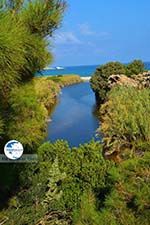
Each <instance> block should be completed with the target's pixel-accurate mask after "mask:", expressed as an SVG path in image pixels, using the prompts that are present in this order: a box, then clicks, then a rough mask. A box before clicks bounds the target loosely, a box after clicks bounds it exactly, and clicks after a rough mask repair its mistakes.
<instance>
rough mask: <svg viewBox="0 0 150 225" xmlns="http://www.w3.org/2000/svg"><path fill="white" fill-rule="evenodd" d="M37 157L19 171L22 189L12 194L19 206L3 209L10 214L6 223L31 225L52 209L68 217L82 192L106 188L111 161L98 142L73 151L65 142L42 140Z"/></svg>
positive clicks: (78, 202) (76, 206)
mask: <svg viewBox="0 0 150 225" xmlns="http://www.w3.org/2000/svg"><path fill="white" fill-rule="evenodd" d="M38 156H39V161H38V163H37V164H31V165H30V164H29V165H26V166H25V167H24V169H23V170H22V172H20V184H21V186H22V191H20V192H19V193H18V194H17V196H16V197H15V202H17V204H18V205H17V206H16V203H15V207H12V204H11V206H10V207H9V208H8V211H5V215H7V216H8V215H9V223H8V224H12V223H16V221H17V224H18V225H19V224H20V225H21V224H24V223H25V222H26V223H27V224H34V223H35V222H36V221H38V220H39V219H40V218H43V219H44V217H45V215H46V213H47V212H49V213H52V212H55V215H56V217H57V215H58V218H59V214H60V212H61V213H63V212H65V213H67V215H70V216H71V214H72V213H73V211H74V210H76V209H78V208H79V206H80V200H81V199H82V195H83V192H84V191H85V192H86V191H87V192H88V191H90V190H93V192H96V190H97V189H101V188H102V189H103V188H104V187H105V176H106V170H107V169H108V168H109V165H110V162H108V163H106V162H105V160H104V159H103V157H102V155H101V145H100V144H99V143H97V142H94V141H92V142H91V143H89V144H85V145H83V146H80V147H79V148H74V149H72V150H71V149H70V148H69V146H68V143H67V142H64V141H57V142H56V143H54V144H52V143H44V144H43V145H42V146H41V147H40V148H39V149H38ZM74 159H76V160H74ZM24 190H27V191H24ZM13 199H14V197H13ZM13 199H12V201H10V202H11V203H12V202H13ZM16 207H17V210H16ZM20 215H23V216H20ZM33 215H34V216H33ZM18 218H20V219H18ZM52 219H53V217H51V220H50V222H51V223H50V224H52Z"/></svg>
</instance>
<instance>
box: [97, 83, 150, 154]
mask: <svg viewBox="0 0 150 225" xmlns="http://www.w3.org/2000/svg"><path fill="white" fill-rule="evenodd" d="M100 113H101V115H102V124H101V131H102V132H103V133H104V143H105V148H106V149H107V151H108V149H109V151H110V152H111V151H117V152H118V154H119V155H122V157H123V158H124V157H127V155H128V157H132V156H133V154H141V151H142V152H144V151H148V150H149V148H150V119H149V113H150V90H149V89H142V90H137V89H136V88H133V87H122V86H118V87H115V88H113V89H112V91H111V92H110V93H109V95H108V101H107V102H106V103H105V104H104V105H102V107H101V110H100Z"/></svg>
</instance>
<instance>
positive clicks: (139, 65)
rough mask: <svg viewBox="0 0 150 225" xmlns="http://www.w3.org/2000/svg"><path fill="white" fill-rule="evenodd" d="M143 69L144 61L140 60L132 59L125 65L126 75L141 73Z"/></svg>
mask: <svg viewBox="0 0 150 225" xmlns="http://www.w3.org/2000/svg"><path fill="white" fill-rule="evenodd" d="M144 70H145V66H144V63H143V62H142V61H141V60H134V61H133V62H131V63H130V64H128V65H127V66H126V75H127V76H133V75H138V74H140V73H143V72H144Z"/></svg>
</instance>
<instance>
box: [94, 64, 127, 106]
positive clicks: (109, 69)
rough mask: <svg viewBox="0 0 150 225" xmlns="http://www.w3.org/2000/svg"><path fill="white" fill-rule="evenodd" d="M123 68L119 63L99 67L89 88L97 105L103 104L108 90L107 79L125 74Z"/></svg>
mask: <svg viewBox="0 0 150 225" xmlns="http://www.w3.org/2000/svg"><path fill="white" fill-rule="evenodd" d="M125 72H126V69H125V66H124V65H123V64H121V63H119V62H110V63H107V64H105V65H102V66H100V67H99V68H97V69H96V72H95V73H94V75H93V76H92V78H91V88H92V89H93V91H94V92H95V96H96V100H97V102H98V103H103V102H104V100H105V98H106V95H107V92H108V91H109V90H110V89H109V87H108V78H109V76H111V75H113V74H114V75H115V74H125Z"/></svg>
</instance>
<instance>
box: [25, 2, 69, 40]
mask: <svg viewBox="0 0 150 225" xmlns="http://www.w3.org/2000/svg"><path fill="white" fill-rule="evenodd" d="M65 7H66V4H65V2H64V1H62V0H60V1H59V0H51V1H49V0H36V1H30V2H29V3H28V7H26V9H25V10H24V11H23V13H22V19H23V23H25V24H26V26H27V27H28V29H29V30H30V31H31V33H33V34H38V35H40V36H42V37H47V36H49V35H50V36H51V35H52V34H53V32H54V31H55V30H56V29H57V28H58V26H59V24H60V22H61V19H62V15H63V12H64V9H65ZM37 15H38V16H37Z"/></svg>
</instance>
